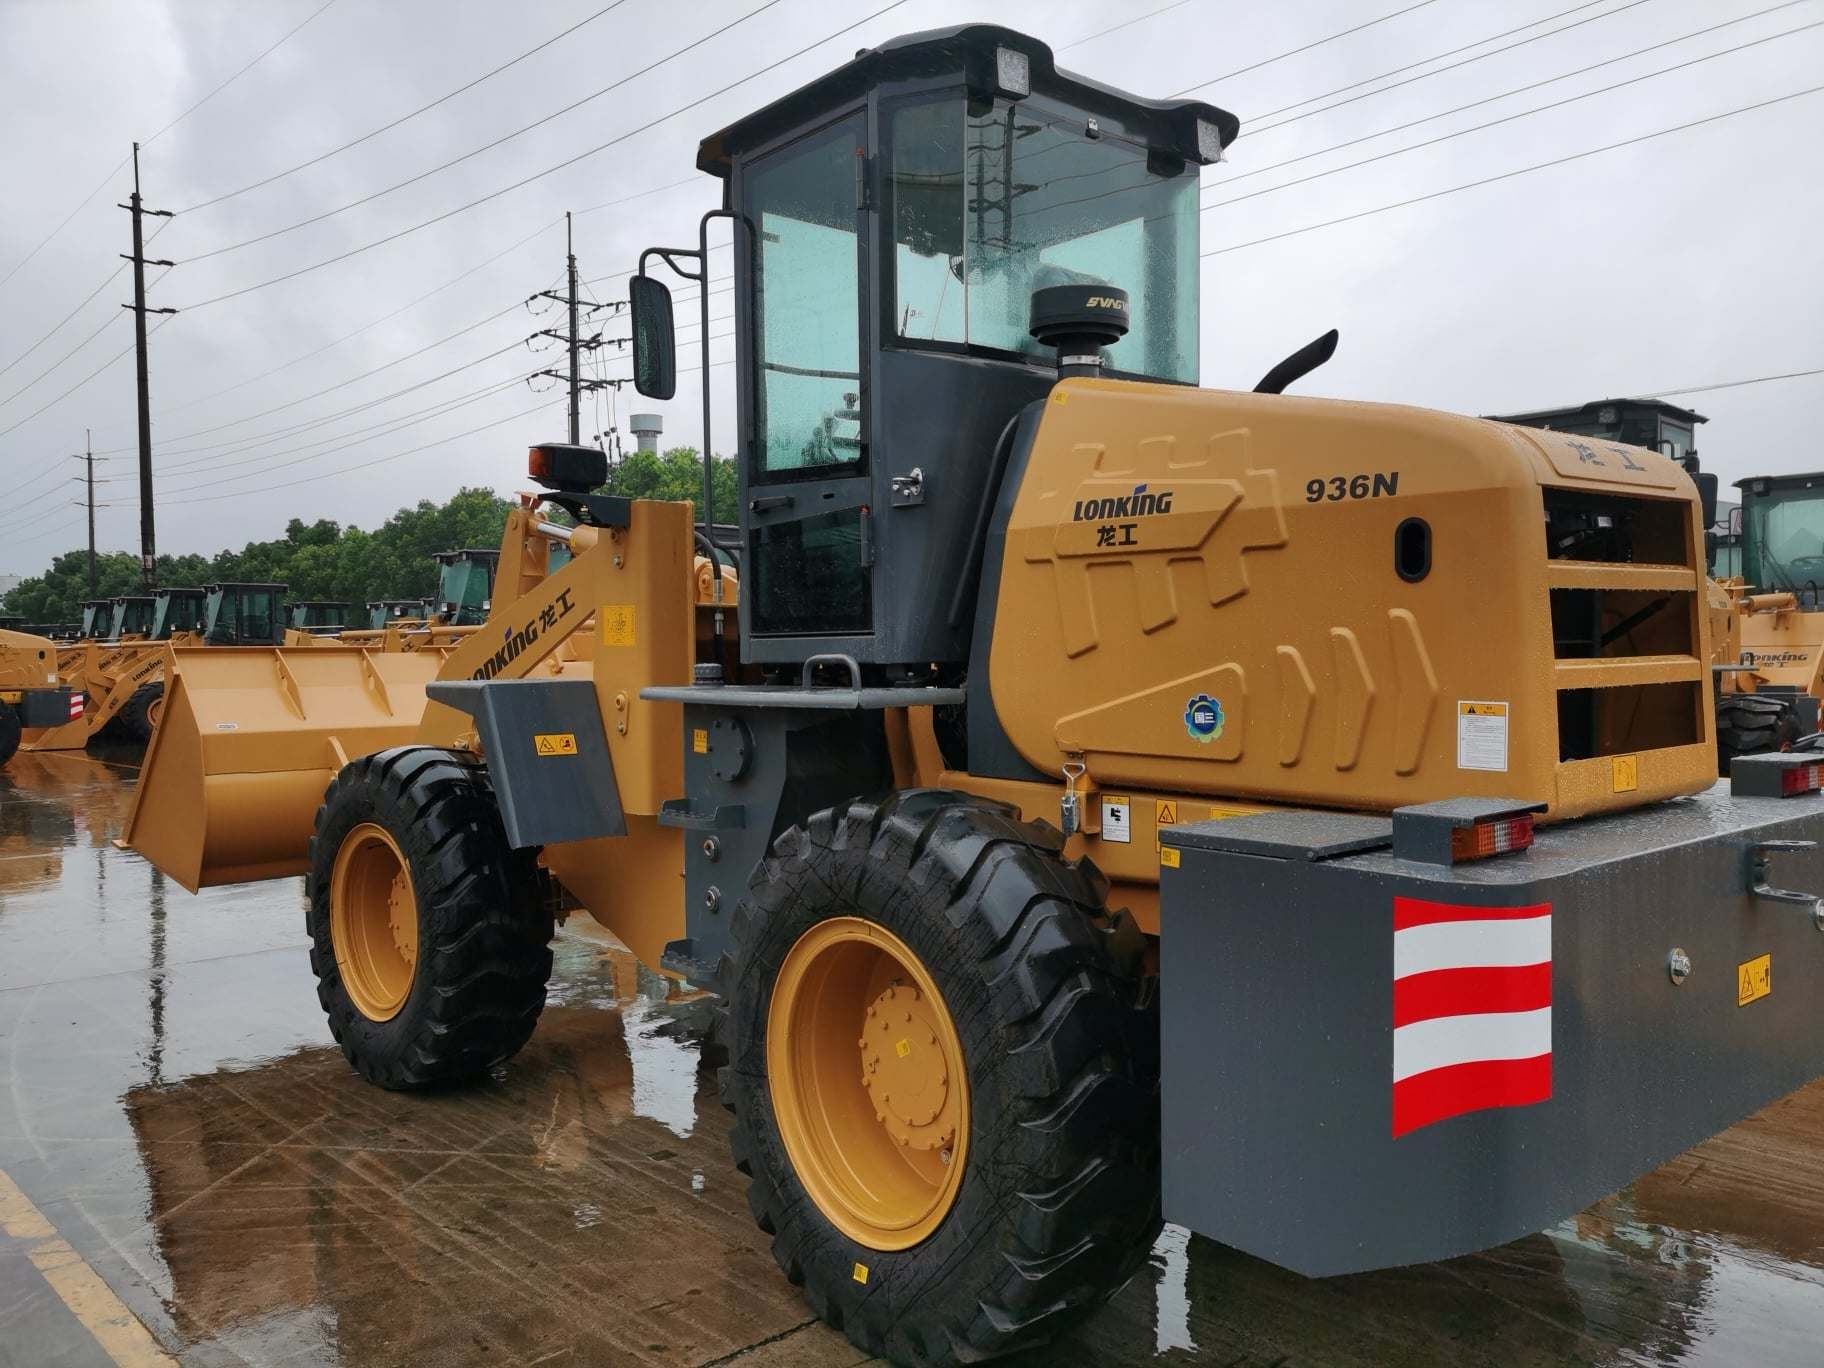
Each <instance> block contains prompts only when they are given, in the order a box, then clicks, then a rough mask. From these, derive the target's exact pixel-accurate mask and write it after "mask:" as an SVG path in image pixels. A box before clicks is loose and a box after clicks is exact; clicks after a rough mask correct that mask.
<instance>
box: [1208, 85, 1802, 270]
mask: <svg viewBox="0 0 1824 1368" xmlns="http://www.w3.org/2000/svg"><path fill="white" fill-rule="evenodd" d="M1821 90H1824V85H1819V86H1809V87H1807V88H1806V89H1804V90H1795V91H1792V92H1791V93H1790V94H1786V95H1776V96H1774V97H1773V98H1772V99H1770V100H1761V101H1758V102H1757V103H1755V104H1751V105H1742V106H1741V107H1740V108H1737V109H1729V110H1724V111H1723V112H1722V113H1721V114H1712V115H1709V116H1708V117H1707V118H1702V119H1693V120H1691V122H1689V123H1682V124H1674V125H1673V126H1672V127H1670V128H1662V129H1659V130H1657V131H1656V132H1653V133H1642V134H1641V135H1640V136H1638V137H1634V138H1624V139H1622V141H1620V142H1613V143H1607V144H1605V145H1603V146H1602V147H1592V148H1590V149H1588V150H1587V151H1583V152H1573V153H1571V154H1569V155H1568V156H1563V157H1554V158H1552V159H1551V160H1550V161H1542V162H1535V163H1534V164H1533V165H1531V166H1522V167H1519V168H1517V169H1516V170H1513V171H1503V172H1502V173H1501V174H1500V175H1498V176H1484V177H1482V178H1481V179H1480V180H1473V181H1466V182H1464V183H1463V184H1462V185H1451V186H1446V187H1445V188H1444V189H1442V190H1433V191H1432V192H1431V193H1429V194H1425V195H1414V196H1413V197H1412V198H1410V199H1403V200H1396V201H1395V202H1394V203H1392V204H1382V205H1377V206H1376V207H1375V208H1373V209H1363V210H1361V211H1360V212H1359V213H1354V214H1344V215H1343V216H1342V217H1341V218H1333V219H1325V220H1324V221H1323V222H1322V223H1308V224H1306V225H1305V226H1304V227H1302V228H1288V229H1287V230H1286V231H1285V232H1283V233H1269V234H1268V235H1267V236H1266V237H1259V238H1253V239H1250V240H1249V241H1247V242H1236V243H1231V244H1230V245H1229V246H1227V247H1212V248H1210V250H1208V251H1207V252H1201V253H1199V254H1198V255H1199V256H1204V257H1213V256H1223V255H1225V254H1227V253H1229V252H1239V251H1241V250H1242V249H1243V248H1246V247H1259V246H1261V245H1262V244H1263V243H1268V242H1278V241H1280V240H1281V239H1282V238H1289V237H1298V236H1299V235H1301V234H1303V233H1314V232H1316V231H1317V230H1318V229H1320V228H1334V227H1336V226H1337V225H1338V224H1342V223H1353V222H1355V221H1356V220H1357V219H1365V218H1372V217H1373V216H1374V215H1376V214H1385V213H1388V212H1389V211H1391V210H1394V209H1404V208H1407V207H1408V206H1410V205H1414V204H1423V203H1425V202H1426V201H1428V200H1434V199H1441V198H1443V197H1444V196H1445V195H1454V194H1456V193H1457V192H1458V191H1461V190H1474V189H1476V188H1477V187H1478V186H1483V185H1493V184H1495V182H1497V181H1504V180H1512V179H1513V178H1514V177H1516V176H1524V175H1527V174H1529V173H1531V172H1534V171H1544V170H1546V169H1547V168H1549V167H1553V166H1563V165H1564V164H1565V163H1567V162H1574V161H1582V160H1583V159H1584V158H1585V157H1594V156H1596V155H1598V154H1599V153H1603V152H1614V151H1616V150H1617V149H1619V148H1623V147H1633V146H1634V145H1636V144H1637V143H1644V142H1650V141H1652V140H1653V139H1654V138H1663V137H1666V136H1668V135H1669V134H1673V133H1683V132H1685V131H1686V130H1687V129H1692V128H1701V127H1703V126H1704V125H1705V124H1713V123H1717V122H1719V121H1720V120H1723V119H1730V118H1734V117H1735V116H1736V115H1737V114H1748V113H1752V112H1753V111H1755V110H1757V109H1767V108H1769V107H1770V106H1772V105H1777V104H1784V103H1786V101H1788V100H1797V99H1799V98H1801V97H1803V96H1806V95H1816V94H1817V93H1818V92H1819V91H1821Z"/></svg>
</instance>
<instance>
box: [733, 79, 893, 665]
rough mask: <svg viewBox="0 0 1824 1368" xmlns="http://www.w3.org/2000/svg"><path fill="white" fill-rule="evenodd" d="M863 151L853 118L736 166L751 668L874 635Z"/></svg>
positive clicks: (862, 126)
mask: <svg viewBox="0 0 1824 1368" xmlns="http://www.w3.org/2000/svg"><path fill="white" fill-rule="evenodd" d="M866 151H867V123H866V120H865V118H864V117H863V114H862V113H861V112H860V111H857V112H856V113H854V114H851V115H848V116H845V117H843V118H840V119H837V120H836V121H834V122H832V123H829V124H825V125H824V126H823V127H821V128H819V129H817V130H816V131H814V132H811V133H807V134H803V135H801V136H799V137H796V138H793V139H792V140H790V141H789V142H786V143H784V144H783V145H782V146H779V147H776V148H772V149H769V150H767V151H765V152H763V153H761V154H760V155H758V156H755V157H752V158H750V159H747V160H746V161H745V164H744V165H743V166H742V168H741V173H740V179H741V191H740V193H741V200H742V208H743V212H744V218H745V220H746V225H747V232H746V235H747V236H748V237H749V238H750V239H751V253H749V254H747V255H746V260H745V261H744V262H743V265H744V266H745V268H746V269H745V275H746V281H745V290H746V295H745V297H744V298H743V299H742V300H741V301H740V304H741V307H742V309H743V311H744V314H745V326H747V327H749V328H751V335H752V337H753V342H754V345H753V348H752V351H751V353H750V356H751V360H750V370H749V373H748V374H747V375H745V376H744V377H743V386H744V395H743V397H744V399H745V400H746V403H745V404H744V407H745V409H746V418H747V421H746V423H745V424H744V442H743V446H744V448H745V450H744V459H743V468H742V513H741V516H742V521H743V524H744V530H745V531H746V533H747V544H748V547H749V550H748V559H747V564H746V565H744V566H743V569H742V573H743V579H744V581H745V582H744V583H743V586H742V594H741V610H742V613H743V614H744V615H745V617H746V627H747V630H748V634H749V635H748V639H749V650H748V655H749V658H750V659H755V660H762V661H765V660H792V659H799V658H802V656H803V654H804V651H803V648H802V646H799V645H793V644H791V641H789V640H788V639H797V640H801V639H802V638H805V637H820V638H825V639H826V640H824V641H823V642H822V643H821V649H826V650H832V651H848V652H850V653H851V654H855V655H858V656H860V657H862V658H864V659H865V658H866V656H867V654H868V653H867V650H866V641H865V639H866V638H867V637H868V636H869V635H870V634H871V633H872V632H873V628H874V622H873V594H872V562H873V554H872V535H871V529H870V525H869V519H870V510H869V507H868V504H869V474H868V465H869V451H868V443H867V421H866V415H867V406H868V393H867V384H866V382H865V381H864V379H863V375H864V371H865V367H864V366H863V364H862V358H863V356H864V355H866V354H867V353H866V346H867V338H866V337H865V336H864V335H863V328H864V326H865V319H866V307H865V306H866V300H865V298H864V295H865V293H866V290H865V285H864V282H865V280H866V278H867V273H866V270H865V258H864V253H865V252H866V240H867V239H866V234H865V232H864V230H863V218H864V214H865V212H866V211H865V207H864V193H865V192H864V187H865V172H866V166H867V161H866ZM813 649H816V648H815V647H814V648H813Z"/></svg>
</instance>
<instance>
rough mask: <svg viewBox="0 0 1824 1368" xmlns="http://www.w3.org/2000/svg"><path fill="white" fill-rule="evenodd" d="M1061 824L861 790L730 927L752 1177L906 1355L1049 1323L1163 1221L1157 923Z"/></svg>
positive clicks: (759, 882) (732, 1054)
mask: <svg viewBox="0 0 1824 1368" xmlns="http://www.w3.org/2000/svg"><path fill="white" fill-rule="evenodd" d="M1061 845H1062V842H1061V839H1060V838H1059V836H1058V834H1057V833H1056V832H1055V831H1053V830H1052V829H1051V828H1049V827H1044V826H1041V825H1038V824H1032V823H1023V822H1021V821H1020V820H1019V819H1018V817H1017V815H1016V814H1015V813H1013V811H1012V810H1011V809H1008V808H1005V807H1002V806H1000V805H996V804H989V803H985V802H982V801H979V800H976V799H974V798H971V797H968V796H966V795H962V794H957V793H948V792H942V791H935V790H915V791H910V792H905V793H896V794H893V795H891V796H889V797H887V798H885V799H883V800H880V801H867V802H863V801H856V802H851V803H848V804H846V805H843V806H841V807H838V808H835V809H832V810H830V811H827V812H823V813H819V814H818V815H816V816H815V817H813V818H811V819H810V821H809V822H807V823H806V824H805V825H804V826H802V827H794V828H792V829H791V830H790V831H787V832H786V833H785V834H784V835H782V836H781V837H780V838H779V839H778V841H776V842H775V843H774V846H773V850H772V853H771V855H770V856H769V857H768V858H767V860H766V861H765V862H764V863H763V865H762V866H761V868H760V869H759V870H757V871H756V873H755V875H754V877H753V879H752V880H751V882H750V886H749V893H748V896H747V897H746V898H745V899H744V900H743V902H742V904H741V906H740V908H739V909H738V910H737V912H736V914H735V917H734V920H733V924H732V926H731V928H730V929H731V933H732V943H733V950H732V952H731V954H730V955H729V956H727V957H725V958H724V960H723V962H722V964H721V966H720V969H719V974H720V977H721V982H722V984H723V985H724V987H725V989H726V990H727V992H728V994H729V997H728V1002H727V1006H726V1007H725V1009H724V1014H725V1015H724V1021H723V1027H724V1029H723V1038H724V1040H725V1041H726V1042H727V1044H728V1048H729V1065H728V1067H727V1068H725V1069H724V1070H723V1071H722V1080H721V1081H722V1090H723V1100H724V1102H725V1103H726V1104H727V1105H728V1106H729V1108H730V1110H732V1111H733V1112H734V1114H735V1128H734V1133H733V1146H734V1152H735V1159H736V1164H737V1167H738V1168H739V1169H740V1170H741V1171H742V1172H743V1173H746V1174H747V1175H748V1176H749V1179H750V1184H749V1188H748V1205H749V1207H750V1208H751V1209H752V1211H753V1213H754V1216H755V1219H756V1220H757V1221H758V1222H759V1225H760V1228H761V1229H762V1230H764V1231H766V1232H768V1233H769V1234H771V1235H772V1236H773V1256H774V1258H775V1259H776V1260H777V1261H778V1263H779V1266H780V1267H781V1268H782V1269H783V1270H784V1271H785V1273H786V1275H787V1276H788V1277H790V1278H791V1279H792V1280H793V1281H794V1282H800V1283H802V1284H803V1285H804V1289H805V1295H806V1297H807V1299H808V1300H809V1302H810V1304H811V1307H812V1309H813V1310H814V1311H815V1312H816V1313H817V1314H818V1315H819V1316H820V1317H822V1318H823V1319H824V1320H825V1321H827V1322H828V1323H829V1324H830V1325H832V1326H834V1327H835V1328H837V1329H840V1330H842V1331H844V1332H845V1333H846V1334H847V1335H848V1336H849V1338H850V1339H851V1340H852V1341H853V1342H854V1343H855V1344H856V1345H857V1346H858V1347H859V1348H861V1349H863V1350H864V1351H866V1352H868V1353H871V1354H881V1355H885V1356H886V1357H888V1358H889V1359H891V1360H892V1361H893V1362H895V1363H899V1364H908V1365H935V1364H948V1363H953V1362H958V1361H964V1362H976V1361H980V1360H982V1359H987V1358H992V1357H996V1356H998V1355H1001V1354H1004V1353H1008V1352H1011V1351H1013V1350H1015V1349H1019V1348H1023V1347H1026V1346H1030V1345H1035V1344H1039V1343H1043V1342H1044V1341H1045V1340H1047V1339H1050V1338H1051V1337H1052V1336H1053V1335H1055V1334H1056V1333H1058V1332H1059V1331H1060V1330H1061V1329H1063V1328H1064V1327H1065V1326H1067V1325H1068V1324H1070V1323H1072V1322H1073V1321H1075V1320H1077V1319H1079V1318H1081V1317H1082V1316H1084V1315H1086V1314H1088V1312H1089V1311H1091V1310H1092V1309H1094V1308H1095V1307H1096V1306H1098V1305H1100V1304H1101V1302H1102V1301H1103V1300H1105V1299H1106V1298H1107V1297H1108V1296H1109V1295H1110V1294H1111V1293H1112V1292H1114V1291H1115V1290H1116V1289H1117V1288H1119V1287H1120V1285H1121V1284H1122V1283H1123V1282H1124V1281H1125V1280H1126V1279H1127V1277H1128V1276H1130V1275H1131V1274H1132V1272H1133V1270H1134V1268H1135V1267H1136V1266H1137V1265H1138V1262H1139V1260H1140V1259H1141V1258H1143V1257H1144V1255H1145V1251H1146V1248H1147V1245H1148V1243H1149V1242H1150V1239H1151V1236H1152V1235H1153V1234H1154V1232H1155V1231H1156V1230H1157V1228H1158V1220H1159V1216H1158V1207H1159V1174H1158V1145H1159V1135H1158V1127H1159V1115H1158V1017H1157V1007H1156V1001H1155V994H1154V984H1155V981H1154V980H1153V979H1152V978H1151V977H1150V976H1148V975H1146V974H1145V973H1144V971H1143V969H1142V960H1143V958H1144V937H1142V936H1141V935H1140V933H1139V932H1138V930H1136V929H1135V927H1134V925H1133V923H1132V921H1131V919H1129V918H1127V916H1126V915H1125V914H1120V915H1119V916H1115V917H1111V916H1109V915H1108V914H1107V912H1106V911H1105V909H1104V906H1103V903H1104V898H1105V897H1106V893H1107V884H1106V881H1105V880H1103V878H1102V876H1101V875H1100V873H1099V872H1098V871H1097V870H1096V869H1095V867H1094V866H1093V865H1092V864H1090V863H1089V862H1088V861H1087V860H1080V861H1076V862H1069V861H1066V860H1065V859H1064V858H1063V857H1062V854H1061ZM781 1034H783V1036H784V1038H783V1040H781V1039H779V1038H777V1037H778V1036H780V1035H781ZM876 1035H878V1036H879V1039H878V1040H877V1039H875V1037H876ZM946 1036H949V1037H951V1038H952V1039H953V1044H954V1050H955V1053H954V1054H953V1053H952V1052H951V1050H950V1049H949V1048H946ZM781 1071H787V1072H789V1075H790V1076H787V1073H782V1072H781ZM896 1161H897V1162H896Z"/></svg>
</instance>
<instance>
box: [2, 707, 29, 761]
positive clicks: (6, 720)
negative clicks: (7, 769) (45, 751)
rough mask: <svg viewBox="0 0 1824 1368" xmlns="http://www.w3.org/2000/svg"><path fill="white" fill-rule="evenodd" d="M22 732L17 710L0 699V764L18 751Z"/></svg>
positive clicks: (23, 731)
mask: <svg viewBox="0 0 1824 1368" xmlns="http://www.w3.org/2000/svg"><path fill="white" fill-rule="evenodd" d="M24 733H25V728H24V727H22V726H21V725H20V723H19V713H18V711H17V710H16V709H15V708H14V707H13V705H12V704H11V703H8V702H5V701H4V700H0V765H4V764H5V763H6V762H7V761H8V760H11V759H12V758H13V757H14V756H15V755H17V754H18V753H19V738H20V737H21V736H23V735H24Z"/></svg>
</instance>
